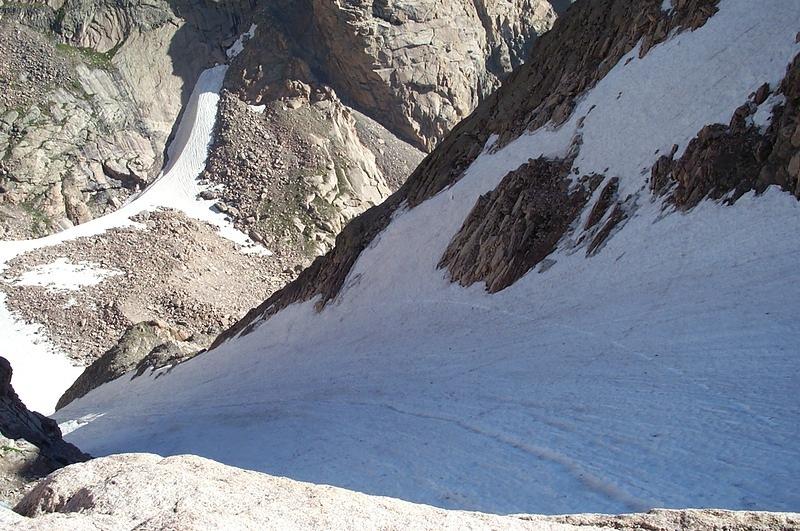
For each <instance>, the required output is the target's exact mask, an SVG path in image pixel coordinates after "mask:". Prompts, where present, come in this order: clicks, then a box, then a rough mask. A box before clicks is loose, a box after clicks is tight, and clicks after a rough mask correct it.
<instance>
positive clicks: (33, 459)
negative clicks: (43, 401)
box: [0, 357, 89, 503]
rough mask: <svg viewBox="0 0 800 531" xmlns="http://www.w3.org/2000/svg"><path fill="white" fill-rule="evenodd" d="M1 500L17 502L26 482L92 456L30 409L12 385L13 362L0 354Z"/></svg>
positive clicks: (56, 426)
mask: <svg viewBox="0 0 800 531" xmlns="http://www.w3.org/2000/svg"><path fill="white" fill-rule="evenodd" d="M0 454H1V455H2V459H0V501H4V502H6V503H8V502H9V501H12V502H13V501H16V499H18V498H19V497H20V496H21V493H22V492H23V491H24V490H26V488H27V485H28V484H29V483H30V482H31V481H33V480H35V479H38V478H41V477H44V476H46V475H47V474H49V473H50V472H52V471H54V470H56V469H58V468H61V467H63V466H65V465H69V464H72V463H78V462H81V461H86V460H87V459H88V458H89V456H87V455H86V454H84V453H83V452H81V451H80V450H78V449H77V448H76V447H75V446H73V445H71V444H69V443H67V442H65V441H64V440H63V439H62V438H61V430H59V428H58V424H56V422H55V421H54V420H51V419H49V418H47V417H45V416H44V415H40V414H39V413H36V412H32V411H29V410H28V409H27V408H26V407H25V405H24V404H23V403H22V401H21V400H20V399H19V397H18V396H17V394H16V393H15V392H14V388H13V387H12V385H11V364H10V363H9V362H8V361H7V360H6V359H5V358H2V357H0Z"/></svg>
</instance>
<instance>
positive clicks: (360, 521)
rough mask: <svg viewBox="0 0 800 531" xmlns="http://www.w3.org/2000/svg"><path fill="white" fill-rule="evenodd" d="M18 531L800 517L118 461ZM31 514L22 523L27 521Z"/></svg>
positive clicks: (42, 501)
mask: <svg viewBox="0 0 800 531" xmlns="http://www.w3.org/2000/svg"><path fill="white" fill-rule="evenodd" d="M15 511H16V512H17V513H18V514H15V513H11V512H7V513H0V522H2V521H3V520H2V518H5V519H6V521H7V522H8V523H9V525H11V524H13V525H14V526H15V527H14V528H15V529H20V530H24V529H30V530H47V529H63V528H70V529H76V530H81V529H92V530H97V529H104V530H107V529H115V530H132V529H137V530H142V531H144V530H151V529H152V530H156V529H231V528H235V529H321V528H324V529H364V528H369V529H530V530H539V531H572V530H578V529H582V530H587V531H589V530H611V529H614V530H627V529H630V530H634V529H659V530H663V531H678V530H682V531H692V530H701V529H759V530H763V531H771V530H782V529H791V528H794V527H796V526H797V525H798V524H800V516H798V515H797V514H790V513H753V512H731V511H715V510H690V511H665V510H656V511H651V512H649V513H646V514H634V515H623V516H608V515H571V516H557V517H552V516H535V515H516V516H496V515H490V514H482V513H473V512H465V511H449V510H444V509H438V508H436V507H430V506H427V505H418V504H413V503H409V502H405V501H401V500H396V499H391V498H381V497H377V496H369V495H366V494H361V493H357V492H352V491H348V490H345V489H341V488H337V487H331V486H325V485H313V484H309V483H301V482H298V481H294V480H291V479H288V478H279V477H273V476H269V475H266V474H261V473H257V472H248V471H244V470H241V469H237V468H234V467H230V466H226V465H222V464H219V463H216V462H214V461H210V460H208V459H203V458H200V457H194V456H177V457H169V458H166V459H164V458H161V457H159V456H156V455H148V454H127V455H116V456H111V457H104V458H100V459H95V460H93V461H90V462H89V463H85V464H80V465H75V466H71V467H68V468H66V469H63V470H60V471H58V472H56V473H55V474H52V475H51V476H50V477H48V478H47V479H45V480H43V481H42V482H40V483H39V484H38V485H37V486H36V488H34V490H33V491H32V492H31V493H30V494H28V495H27V496H26V497H25V498H24V499H23V500H22V501H21V502H20V503H19V504H18V505H17V506H16V508H15ZM20 515H22V516H20Z"/></svg>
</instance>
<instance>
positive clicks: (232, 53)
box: [225, 24, 258, 59]
mask: <svg viewBox="0 0 800 531" xmlns="http://www.w3.org/2000/svg"><path fill="white" fill-rule="evenodd" d="M257 27H258V26H257V25H256V24H253V25H251V26H250V29H249V30H247V31H246V32H244V33H242V35H240V36H239V38H238V39H236V42H234V43H233V45H232V46H231V47H230V48H228V50H227V51H226V52H225V53H226V54H227V55H228V59H233V58H234V57H236V56H237V55H239V54H240V53H242V52H243V51H244V45H245V44H246V43H247V41H249V40H250V39H252V38H253V36H255V34H256V28H257Z"/></svg>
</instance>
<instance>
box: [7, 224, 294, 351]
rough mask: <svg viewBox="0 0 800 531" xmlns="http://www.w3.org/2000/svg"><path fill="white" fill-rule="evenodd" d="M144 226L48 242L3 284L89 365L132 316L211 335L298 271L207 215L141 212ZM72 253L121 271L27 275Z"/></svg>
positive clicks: (26, 312)
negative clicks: (104, 275)
mask: <svg viewBox="0 0 800 531" xmlns="http://www.w3.org/2000/svg"><path fill="white" fill-rule="evenodd" d="M134 220H135V221H137V222H138V223H140V224H141V225H143V227H144V228H138V227H127V228H117V229H113V230H111V231H108V232H107V233H105V234H102V235H98V236H93V237H90V238H81V239H78V240H73V241H69V242H66V243H63V244H60V245H57V246H54V247H45V248H41V249H38V250H36V251H33V252H30V253H27V254H25V255H22V256H20V257H18V258H16V259H15V260H12V261H11V262H9V263H8V267H7V269H6V270H5V271H4V272H3V277H2V281H1V282H0V290H3V291H4V292H5V293H6V294H7V305H8V307H9V309H10V310H11V311H12V312H14V314H15V315H17V316H18V317H20V318H22V319H24V320H26V321H29V322H37V323H41V324H42V325H44V326H45V328H46V331H47V335H48V337H49V338H50V339H51V340H52V341H53V343H55V344H56V345H57V346H58V347H59V348H60V349H62V350H63V351H64V352H65V353H67V354H68V355H69V356H70V357H71V358H72V359H73V360H74V361H76V362H77V363H80V364H84V365H88V364H90V363H91V362H92V361H94V360H95V359H97V358H98V357H99V356H100V355H101V354H103V353H104V352H106V351H108V350H109V349H110V348H111V347H112V346H113V345H114V344H116V342H117V341H118V340H119V338H120V336H121V335H122V333H123V332H124V331H125V330H126V329H128V328H129V327H130V326H132V325H133V324H135V323H139V322H142V321H151V320H162V321H164V322H165V323H167V324H168V325H169V326H171V327H175V328H179V329H181V330H184V331H186V333H187V334H188V335H193V334H207V335H214V334H217V333H219V332H221V331H222V330H224V329H225V328H226V327H227V326H229V325H230V324H232V323H233V322H235V321H236V320H237V319H238V318H239V317H240V316H241V315H242V314H243V313H244V312H245V311H246V310H248V309H249V308H251V307H252V306H253V305H255V304H257V303H258V301H260V300H263V298H264V297H266V296H268V295H269V294H270V293H272V292H273V291H274V290H276V289H277V288H278V287H280V286H281V285H282V284H283V283H285V282H287V281H288V280H290V279H291V278H293V277H294V276H295V274H296V273H295V272H294V271H286V272H284V271H283V270H281V269H280V267H281V263H280V261H277V260H276V259H275V257H272V256H264V255H259V254H243V253H242V252H240V248H239V247H238V245H237V244H234V243H233V242H231V241H229V240H226V239H224V238H222V237H221V236H219V234H217V232H216V230H215V229H214V228H212V227H210V226H208V225H206V224H205V223H201V222H198V221H194V220H191V219H188V218H186V217H185V216H184V215H183V214H180V213H176V212H173V211H159V212H154V213H149V214H148V213H145V214H141V215H139V216H138V217H136V218H134ZM63 257H67V258H68V260H69V261H70V262H71V263H74V264H79V263H85V264H90V265H92V266H93V267H96V268H102V269H104V270H108V271H113V272H116V273H117V274H116V275H114V276H112V277H109V278H108V279H106V280H104V281H102V282H100V283H99V284H97V285H93V286H83V287H81V288H80V289H75V290H54V289H52V287H48V286H26V285H20V284H19V279H20V277H21V275H23V274H24V273H25V272H26V271H30V270H31V269H33V268H35V267H36V266H41V265H47V264H51V263H53V262H54V261H56V260H58V259H61V258H63Z"/></svg>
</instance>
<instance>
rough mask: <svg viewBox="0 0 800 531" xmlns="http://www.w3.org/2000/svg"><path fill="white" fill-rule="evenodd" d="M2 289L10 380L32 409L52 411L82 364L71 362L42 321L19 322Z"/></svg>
mask: <svg viewBox="0 0 800 531" xmlns="http://www.w3.org/2000/svg"><path fill="white" fill-rule="evenodd" d="M5 300H6V295H5V294H4V293H0V330H2V335H3V337H2V341H0V356H3V357H4V358H6V359H7V360H8V361H9V362H10V363H11V367H12V368H13V369H14V374H13V376H12V380H11V383H12V384H13V386H14V390H15V391H16V392H17V394H18V395H19V397H20V399H21V400H22V401H23V402H24V403H25V405H26V406H28V408H29V409H31V410H33V411H38V412H39V413H41V414H43V415H51V414H52V413H53V411H54V410H55V405H56V402H57V401H58V399H59V398H60V397H61V395H62V394H63V393H64V391H66V390H67V388H68V387H69V386H70V385H72V382H74V381H75V378H77V377H78V376H79V375H80V374H81V372H83V369H84V368H83V367H79V366H74V365H72V364H71V363H70V362H69V361H68V360H67V358H66V357H65V356H63V355H62V354H61V353H60V352H59V351H58V349H57V348H56V347H55V346H53V345H52V344H50V342H49V341H48V340H47V339H46V337H45V336H44V334H43V332H42V329H41V328H42V327H41V326H39V325H28V324H24V323H20V322H19V321H18V320H16V319H14V317H13V316H12V315H11V314H10V313H9V311H8V310H7V308H6V305H5Z"/></svg>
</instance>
